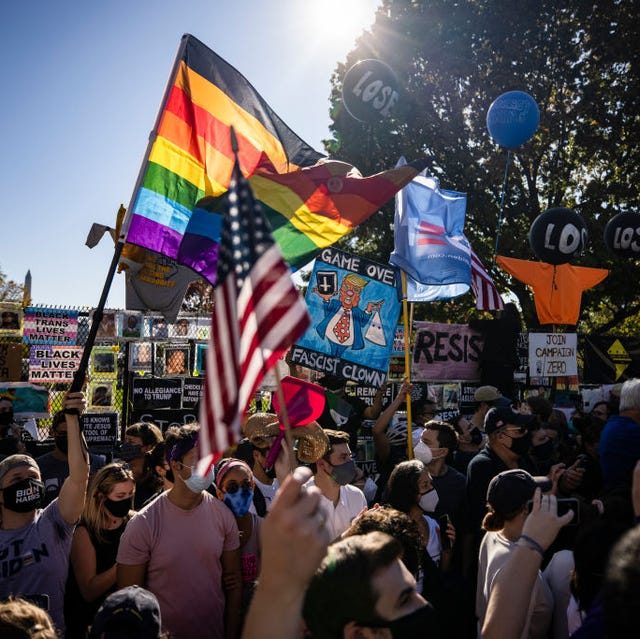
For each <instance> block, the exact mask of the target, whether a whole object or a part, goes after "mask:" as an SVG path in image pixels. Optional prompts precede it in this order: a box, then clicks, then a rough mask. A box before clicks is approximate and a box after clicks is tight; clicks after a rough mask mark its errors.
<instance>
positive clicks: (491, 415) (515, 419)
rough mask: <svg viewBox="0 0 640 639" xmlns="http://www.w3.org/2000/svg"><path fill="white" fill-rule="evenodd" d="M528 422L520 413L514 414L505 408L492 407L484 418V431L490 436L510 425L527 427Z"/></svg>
mask: <svg viewBox="0 0 640 639" xmlns="http://www.w3.org/2000/svg"><path fill="white" fill-rule="evenodd" d="M529 422H530V420H529V419H528V418H527V417H526V416H525V415H521V414H520V413H514V412H513V411H512V410H511V409H510V408H508V407H507V406H494V407H493V408H490V409H489V410H488V411H487V414H486V415H485V416H484V430H485V432H486V433H487V435H491V433H494V432H495V431H497V430H498V429H499V428H502V427H503V426H506V425H507V424H510V425H512V426H527V425H529Z"/></svg>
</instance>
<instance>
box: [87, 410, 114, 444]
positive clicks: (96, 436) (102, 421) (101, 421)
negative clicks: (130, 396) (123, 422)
mask: <svg viewBox="0 0 640 639" xmlns="http://www.w3.org/2000/svg"><path fill="white" fill-rule="evenodd" d="M80 423H81V424H82V430H83V432H84V437H85V439H86V440H87V444H88V445H89V447H90V448H91V449H92V450H97V449H100V450H104V451H105V452H108V451H111V450H113V448H114V446H115V444H116V440H117V438H118V413H83V414H82V415H81V417H80Z"/></svg>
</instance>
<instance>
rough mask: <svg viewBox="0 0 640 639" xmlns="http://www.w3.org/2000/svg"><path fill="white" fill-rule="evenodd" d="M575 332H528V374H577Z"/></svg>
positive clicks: (549, 375) (542, 375)
mask: <svg viewBox="0 0 640 639" xmlns="http://www.w3.org/2000/svg"><path fill="white" fill-rule="evenodd" d="M577 351H578V335H577V334H576V333H529V376H530V377H564V376H567V375H577V374H578V359H577V355H576V354H577Z"/></svg>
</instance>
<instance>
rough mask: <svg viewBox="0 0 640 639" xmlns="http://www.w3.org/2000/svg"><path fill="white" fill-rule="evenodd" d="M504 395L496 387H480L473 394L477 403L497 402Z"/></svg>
mask: <svg viewBox="0 0 640 639" xmlns="http://www.w3.org/2000/svg"><path fill="white" fill-rule="evenodd" d="M499 397H502V393H501V392H500V391H499V390H498V389H497V388H496V387H495V386H479V387H478V388H476V392H475V393H474V394H473V399H475V400H476V402H495V401H496V399H498V398H499Z"/></svg>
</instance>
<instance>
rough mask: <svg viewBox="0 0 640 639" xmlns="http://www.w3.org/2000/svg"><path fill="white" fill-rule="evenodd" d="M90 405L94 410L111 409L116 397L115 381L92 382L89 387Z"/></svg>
mask: <svg viewBox="0 0 640 639" xmlns="http://www.w3.org/2000/svg"><path fill="white" fill-rule="evenodd" d="M88 395H89V397H88V402H87V403H88V404H89V406H91V407H92V408H111V407H113V400H114V396H115V381H112V380H105V381H99V382H91V383H90V384H89V387H88Z"/></svg>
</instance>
